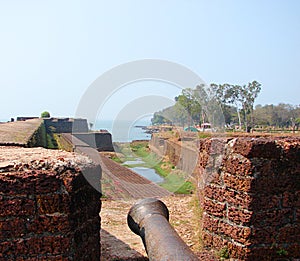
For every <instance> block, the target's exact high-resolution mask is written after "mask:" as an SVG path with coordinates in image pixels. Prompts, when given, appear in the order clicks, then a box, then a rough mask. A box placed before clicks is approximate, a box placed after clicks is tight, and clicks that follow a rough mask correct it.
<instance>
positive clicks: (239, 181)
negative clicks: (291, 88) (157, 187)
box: [150, 135, 300, 260]
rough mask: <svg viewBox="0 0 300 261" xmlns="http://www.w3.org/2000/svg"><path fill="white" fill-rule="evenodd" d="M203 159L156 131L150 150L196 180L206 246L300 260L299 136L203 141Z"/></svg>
mask: <svg viewBox="0 0 300 261" xmlns="http://www.w3.org/2000/svg"><path fill="white" fill-rule="evenodd" d="M194 143H195V144H196V145H197V147H198V157H197V158H195V157H194V155H193V154H191V155H190V154H189V153H186V149H183V148H182V146H181V144H182V142H181V141H180V140H178V142H177V143H176V142H175V140H173V141H172V140H169V139H164V138H161V137H160V136H159V135H153V136H152V139H151V142H150V148H151V149H152V151H154V152H155V153H157V154H158V155H160V156H161V157H168V158H169V159H170V161H172V162H173V164H174V165H177V166H178V167H179V168H180V167H182V166H183V164H184V163H183V162H184V161H185V162H186V164H191V166H195V163H193V162H191V161H193V160H194V161H196V167H195V168H194V169H192V167H191V169H189V171H191V172H193V173H194V174H193V175H194V178H195V180H196V183H197V184H196V186H197V192H198V195H199V198H200V203H201V208H202V210H203V217H202V236H203V242H204V246H205V247H207V248H213V249H219V250H220V249H223V251H225V252H226V251H228V253H229V256H230V257H232V258H236V259H238V260H276V259H278V260H279V259H280V258H300V138H299V137H290V138H287V137H285V138H284V137H237V138H233V137H226V138H207V139H198V140H195V141H194Z"/></svg>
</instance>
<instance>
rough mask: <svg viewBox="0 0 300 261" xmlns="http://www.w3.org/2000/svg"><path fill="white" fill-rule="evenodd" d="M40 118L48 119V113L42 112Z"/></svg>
mask: <svg viewBox="0 0 300 261" xmlns="http://www.w3.org/2000/svg"><path fill="white" fill-rule="evenodd" d="M41 118H50V113H49V112H48V111H43V112H42V113H41Z"/></svg>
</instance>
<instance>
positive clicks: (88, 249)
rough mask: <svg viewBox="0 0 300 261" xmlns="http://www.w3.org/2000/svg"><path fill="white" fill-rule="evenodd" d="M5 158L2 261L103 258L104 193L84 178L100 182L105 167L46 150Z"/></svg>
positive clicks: (0, 166)
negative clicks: (102, 212) (101, 256)
mask: <svg viewBox="0 0 300 261" xmlns="http://www.w3.org/2000/svg"><path fill="white" fill-rule="evenodd" d="M0 158H1V162H0V228H1V229H0V260H37V259H38V260H100V235H99V233H100V217H99V212H100V208H101V202H100V196H101V194H100V193H99V192H98V191H96V190H95V189H94V188H93V187H92V186H91V185H90V184H89V183H88V182H87V181H86V179H85V177H84V175H83V174H84V173H87V172H88V173H89V175H92V176H95V178H96V179H97V180H98V181H99V183H100V175H101V170H100V167H99V166H96V165H95V164H94V163H93V162H92V161H91V160H90V159H88V158H87V157H85V156H82V155H78V154H74V153H68V152H63V151H57V150H56V151H54V150H46V149H42V148H30V149H26V148H11V147H0ZM99 186H100V184H99Z"/></svg>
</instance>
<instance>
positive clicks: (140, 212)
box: [127, 198, 199, 261]
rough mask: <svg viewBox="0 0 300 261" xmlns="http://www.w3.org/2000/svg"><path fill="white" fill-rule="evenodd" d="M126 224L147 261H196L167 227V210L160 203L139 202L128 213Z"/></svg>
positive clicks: (152, 201) (169, 227)
mask: <svg viewBox="0 0 300 261" xmlns="http://www.w3.org/2000/svg"><path fill="white" fill-rule="evenodd" d="M127 223H128V226H129V227H130V229H131V230H132V231H133V232H134V233H135V234H137V235H139V236H140V237H141V238H142V241H143V243H144V246H145V249H146V251H147V254H148V257H149V259H150V260H151V261H167V260H172V261H183V260H184V261H192V260H199V259H198V258H197V256H196V255H195V254H194V253H193V252H192V251H191V250H190V248H189V247H188V246H187V245H186V244H185V243H184V241H183V240H182V239H181V238H180V237H179V235H178V234H177V233H176V231H175V230H174V229H173V227H172V226H171V225H170V223H169V210H168V208H167V207H166V205H165V204H164V203H163V202H162V201H160V200H158V199H154V198H146V199H142V200H139V201H138V202H136V203H135V204H134V205H133V206H132V207H131V209H130V210H129V213H128V216H127Z"/></svg>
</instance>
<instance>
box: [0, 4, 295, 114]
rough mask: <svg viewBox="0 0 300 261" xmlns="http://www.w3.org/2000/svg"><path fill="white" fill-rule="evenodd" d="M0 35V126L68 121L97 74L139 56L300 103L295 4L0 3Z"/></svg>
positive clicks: (267, 98) (264, 100)
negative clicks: (30, 119) (33, 119)
mask: <svg viewBox="0 0 300 261" xmlns="http://www.w3.org/2000/svg"><path fill="white" fill-rule="evenodd" d="M0 35H1V36H0V37H1V41H0V88H1V101H0V119H7V118H10V117H15V116H19V115H27V116H29V115H39V114H40V112H41V111H43V110H49V111H50V112H51V113H52V115H56V116H72V115H74V114H75V111H76V107H77V105H78V103H79V101H80V98H81V96H82V95H83V93H84V92H85V90H86V89H87V88H88V86H89V85H90V84H91V83H92V82H93V81H94V80H95V79H96V78H97V77H99V76H100V75H101V74H102V73H104V72H105V71H107V70H109V69H111V68H113V67H114V66H116V65H119V64H122V63H125V62H130V61H133V60H139V59H145V58H154V59H165V60H169V61H173V62H176V63H179V64H182V65H184V66H187V67H188V68H190V69H191V70H193V71H194V72H196V73H197V74H198V75H199V76H201V77H202V79H203V80H204V81H205V82H207V83H211V82H216V83H225V82H228V83H233V84H246V83H247V82H249V81H252V80H257V81H259V82H260V83H261V84H262V91H261V93H260V95H259V97H258V99H257V102H256V103H257V104H258V103H260V104H270V103H273V104H277V103H279V102H285V103H291V104H300V99H299V94H300V91H299V90H300V77H299V75H300V1H298V0H294V1H292V0H286V1H282V0H269V1H267V0H251V1H250V0H249V1H241V0H235V1H234V0H232V1H231V0H228V1H226V0H219V1H214V0H209V1H207V0H205V1H204V0H203V1H201V0H180V1H179V0H172V1H171V0H152V1H145V0H135V1H133V0H132V1H130V0H128V1H125V0H119V1H116V0H111V1H104V0H100V1H76V0H72V1H61V0H60V1H56V0H47V1H39V0H35V1H33V0H26V1H21V0H10V1H6V0H0ZM138 86H139V85H138ZM134 93H135V92H134V91H133V92H132V93H130V92H129V93H128V97H129V96H130V97H134V95H135V94H134ZM176 94H177V93H174V96H175V95H176ZM170 95H171V96H172V95H173V94H170ZM128 97H124V96H123V97H121V98H122V99H123V100H124V99H127V98H128ZM112 110H113V109H112ZM115 110H116V109H115Z"/></svg>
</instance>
